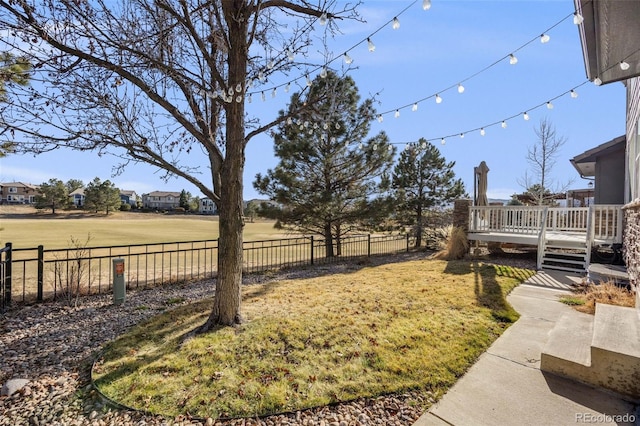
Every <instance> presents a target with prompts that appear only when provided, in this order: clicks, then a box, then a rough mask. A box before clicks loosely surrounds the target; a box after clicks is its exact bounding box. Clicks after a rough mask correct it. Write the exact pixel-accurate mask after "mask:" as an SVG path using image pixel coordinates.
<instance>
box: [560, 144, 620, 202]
mask: <svg viewBox="0 0 640 426" xmlns="http://www.w3.org/2000/svg"><path fill="white" fill-rule="evenodd" d="M626 145H627V138H626V136H625V135H623V136H619V137H617V138H615V139H612V140H610V141H609V142H605V143H603V144H601V145H598V146H597V147H595V148H592V149H590V150H588V151H585V152H583V153H582V154H580V155H577V156H575V157H573V158H572V159H571V160H570V161H571V164H573V167H575V168H576V170H577V171H578V173H580V177H582V178H593V179H594V183H595V185H594V186H593V189H591V191H590V192H591V193H592V194H590V195H591V196H593V197H594V204H624V203H625V199H624V181H625V172H626V170H627V168H626V165H625V149H626ZM574 198H576V197H574Z"/></svg>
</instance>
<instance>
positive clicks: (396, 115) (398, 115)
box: [393, 109, 400, 118]
mask: <svg viewBox="0 0 640 426" xmlns="http://www.w3.org/2000/svg"><path fill="white" fill-rule="evenodd" d="M393 116H394V117H395V118H398V117H400V110H399V109H397V110H396V112H395V113H394V114H393Z"/></svg>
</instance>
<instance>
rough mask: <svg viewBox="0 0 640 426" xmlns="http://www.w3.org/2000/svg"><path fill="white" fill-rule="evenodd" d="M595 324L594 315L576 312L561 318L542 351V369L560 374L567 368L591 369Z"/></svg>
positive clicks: (568, 313)
mask: <svg viewBox="0 0 640 426" xmlns="http://www.w3.org/2000/svg"><path fill="white" fill-rule="evenodd" d="M594 322H595V320H594V317H593V316H592V315H589V314H583V313H580V312H575V311H574V312H567V313H566V314H564V315H563V316H562V317H560V319H559V320H558V322H556V325H555V327H554V328H553V329H552V330H551V331H550V332H549V339H548V340H547V343H546V344H545V346H544V348H543V349H542V358H541V360H540V362H541V364H540V369H541V370H544V371H549V372H552V373H557V374H559V373H560V371H562V370H565V369H567V368H572V367H573V368H581V367H580V366H582V367H589V366H590V365H591V342H592V338H593V329H594ZM573 364H575V365H573Z"/></svg>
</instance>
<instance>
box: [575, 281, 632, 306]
mask: <svg viewBox="0 0 640 426" xmlns="http://www.w3.org/2000/svg"><path fill="white" fill-rule="evenodd" d="M576 292H577V293H576V295H575V296H574V297H573V298H571V299H572V302H573V304H574V305H575V308H576V310H578V311H580V312H584V313H587V314H593V313H595V311H596V303H602V304H606V305H616V306H626V307H630V308H632V307H634V306H635V297H634V294H633V292H632V291H631V290H630V289H628V288H626V287H623V286H620V285H617V284H616V283H615V282H614V281H613V280H609V281H605V282H601V283H597V284H594V283H591V284H587V283H584V284H582V285H581V286H580V287H578V289H577V290H576ZM563 302H564V303H567V302H566V301H563ZM580 303H581V304H580ZM567 304H569V303H567Z"/></svg>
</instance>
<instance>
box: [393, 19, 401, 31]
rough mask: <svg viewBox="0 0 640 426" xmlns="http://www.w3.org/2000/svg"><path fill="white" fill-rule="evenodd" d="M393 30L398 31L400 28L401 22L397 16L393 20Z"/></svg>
mask: <svg viewBox="0 0 640 426" xmlns="http://www.w3.org/2000/svg"><path fill="white" fill-rule="evenodd" d="M391 28H393V29H394V30H397V29H398V28H400V20H399V19H398V17H397V16H396V17H395V18H393V24H391Z"/></svg>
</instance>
